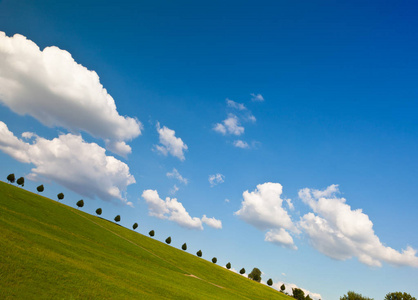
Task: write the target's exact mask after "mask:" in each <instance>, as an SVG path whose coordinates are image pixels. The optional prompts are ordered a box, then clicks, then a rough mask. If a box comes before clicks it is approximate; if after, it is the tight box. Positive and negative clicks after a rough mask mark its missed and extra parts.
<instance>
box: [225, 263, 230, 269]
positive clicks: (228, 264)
mask: <svg viewBox="0 0 418 300" xmlns="http://www.w3.org/2000/svg"><path fill="white" fill-rule="evenodd" d="M226 268H227V269H228V270H229V269H231V263H230V262H229V263H227V264H226Z"/></svg>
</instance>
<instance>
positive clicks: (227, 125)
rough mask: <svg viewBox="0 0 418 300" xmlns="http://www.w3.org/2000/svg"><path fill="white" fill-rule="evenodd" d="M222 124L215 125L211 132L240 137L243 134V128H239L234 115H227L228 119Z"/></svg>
mask: <svg viewBox="0 0 418 300" xmlns="http://www.w3.org/2000/svg"><path fill="white" fill-rule="evenodd" d="M222 123H223V124H221V123H217V124H215V126H214V127H213V130H215V131H217V132H219V133H222V134H223V135H225V134H227V133H229V134H233V135H241V134H243V133H244V130H245V129H244V127H242V126H240V124H239V120H238V117H237V116H236V115H234V114H229V115H228V118H226V119H225V120H223V121H222Z"/></svg>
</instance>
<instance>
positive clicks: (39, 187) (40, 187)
mask: <svg viewBox="0 0 418 300" xmlns="http://www.w3.org/2000/svg"><path fill="white" fill-rule="evenodd" d="M36 190H37V191H38V192H39V193H42V192H43V191H44V185H43V184H41V185H40V186H38V187H37V188H36Z"/></svg>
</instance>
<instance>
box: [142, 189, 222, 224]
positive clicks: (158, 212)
mask: <svg viewBox="0 0 418 300" xmlns="http://www.w3.org/2000/svg"><path fill="white" fill-rule="evenodd" d="M142 198H144V200H145V202H146V203H147V205H148V210H149V215H150V216H153V217H157V218H160V219H168V220H170V221H173V222H175V223H177V224H179V225H180V226H182V227H185V228H190V229H199V230H203V226H202V222H203V223H206V224H207V225H209V226H212V227H214V225H216V226H219V223H218V222H221V221H218V220H216V219H214V218H211V219H209V218H207V217H206V216H205V215H204V216H203V218H202V219H200V218H197V217H193V218H192V217H191V216H190V215H189V213H188V212H187V211H186V209H185V208H184V206H183V204H182V203H180V202H178V201H177V199H176V198H170V197H167V198H165V200H162V199H161V198H160V196H159V195H158V192H157V191H156V190H145V191H143V193H142ZM203 219H205V221H203ZM208 223H210V224H208ZM215 228H218V227H215ZM220 228H222V223H221V227H220Z"/></svg>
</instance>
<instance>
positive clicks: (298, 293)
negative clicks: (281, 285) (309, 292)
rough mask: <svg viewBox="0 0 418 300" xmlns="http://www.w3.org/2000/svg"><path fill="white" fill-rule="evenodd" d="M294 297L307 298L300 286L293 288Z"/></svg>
mask: <svg viewBox="0 0 418 300" xmlns="http://www.w3.org/2000/svg"><path fill="white" fill-rule="evenodd" d="M292 292H293V296H292V297H293V298H295V299H296V300H305V293H304V291H302V290H301V289H300V288H292Z"/></svg>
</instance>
